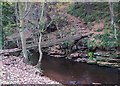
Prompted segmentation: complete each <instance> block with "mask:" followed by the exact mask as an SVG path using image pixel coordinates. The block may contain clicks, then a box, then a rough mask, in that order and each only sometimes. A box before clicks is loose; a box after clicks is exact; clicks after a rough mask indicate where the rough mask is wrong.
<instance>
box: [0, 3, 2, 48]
mask: <svg viewBox="0 0 120 86" xmlns="http://www.w3.org/2000/svg"><path fill="white" fill-rule="evenodd" d="M0 49H3V25H2V2H0Z"/></svg>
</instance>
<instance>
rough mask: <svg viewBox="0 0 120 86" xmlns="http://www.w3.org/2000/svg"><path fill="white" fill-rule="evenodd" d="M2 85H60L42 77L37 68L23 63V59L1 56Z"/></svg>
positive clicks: (0, 81) (0, 76)
mask: <svg viewBox="0 0 120 86" xmlns="http://www.w3.org/2000/svg"><path fill="white" fill-rule="evenodd" d="M0 58H1V59H0V68H1V69H0V84H60V83H58V82H56V81H52V80H50V79H49V78H48V77H45V76H41V73H40V72H39V70H38V69H37V68H35V67H34V66H31V65H26V64H25V63H23V58H20V57H16V56H2V55H1V56H0Z"/></svg>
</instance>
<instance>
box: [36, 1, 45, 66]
mask: <svg viewBox="0 0 120 86" xmlns="http://www.w3.org/2000/svg"><path fill="white" fill-rule="evenodd" d="M44 6H45V3H42V11H41V16H40V22H39V23H40V24H38V28H40V26H39V25H41V23H42V18H43V16H44ZM42 29H44V27H43V28H40V30H42ZM39 34H40V37H39V43H38V47H39V54H40V56H39V61H38V64H37V65H38V66H39V64H41V60H42V50H41V41H42V33H41V31H39Z"/></svg>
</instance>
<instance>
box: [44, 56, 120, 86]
mask: <svg viewBox="0 0 120 86" xmlns="http://www.w3.org/2000/svg"><path fill="white" fill-rule="evenodd" d="M42 69H43V71H44V72H43V73H44V75H45V76H47V77H49V78H50V79H52V80H56V81H58V82H60V83H62V84H92V83H103V84H118V83H120V71H118V70H117V69H113V68H107V67H99V66H97V65H89V64H86V63H77V62H73V61H71V60H65V59H64V58H55V57H50V56H43V59H42Z"/></svg>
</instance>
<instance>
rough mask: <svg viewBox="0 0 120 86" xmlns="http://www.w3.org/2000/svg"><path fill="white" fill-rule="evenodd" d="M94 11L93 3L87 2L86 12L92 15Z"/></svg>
mask: <svg viewBox="0 0 120 86" xmlns="http://www.w3.org/2000/svg"><path fill="white" fill-rule="evenodd" d="M91 13H92V4H91V3H90V2H85V14H86V15H91Z"/></svg>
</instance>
